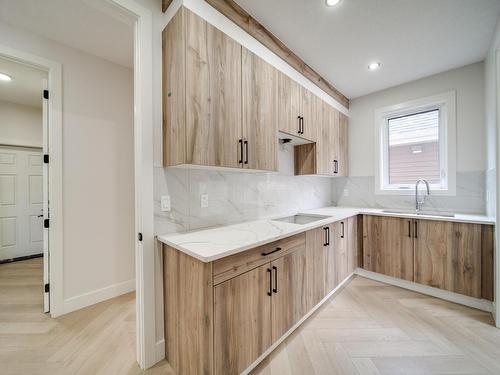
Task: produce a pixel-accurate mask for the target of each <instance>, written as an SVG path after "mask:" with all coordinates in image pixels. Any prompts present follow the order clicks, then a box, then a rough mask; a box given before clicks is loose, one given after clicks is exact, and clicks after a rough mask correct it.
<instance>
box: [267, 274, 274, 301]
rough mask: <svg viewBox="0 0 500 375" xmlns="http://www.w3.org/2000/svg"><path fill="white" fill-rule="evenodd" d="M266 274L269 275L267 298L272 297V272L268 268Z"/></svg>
mask: <svg viewBox="0 0 500 375" xmlns="http://www.w3.org/2000/svg"><path fill="white" fill-rule="evenodd" d="M267 272H268V273H269V290H268V291H267V295H268V296H272V295H273V286H272V284H273V272H272V271H271V269H270V268H268V269H267Z"/></svg>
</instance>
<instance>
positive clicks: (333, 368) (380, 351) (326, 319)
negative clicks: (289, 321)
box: [0, 259, 500, 375]
mask: <svg viewBox="0 0 500 375" xmlns="http://www.w3.org/2000/svg"><path fill="white" fill-rule="evenodd" d="M41 284H42V269H41V259H34V260H30V261H25V262H18V263H13V264H4V265H0V374H106V375H108V374H140V373H145V374H154V375H160V374H162V375H163V374H166V375H174V373H173V371H172V370H171V369H170V367H169V365H168V364H167V363H166V362H165V361H162V362H161V363H159V364H158V365H156V366H155V367H154V368H152V369H150V370H148V371H145V372H142V371H141V370H140V369H139V368H138V366H137V364H136V362H135V343H134V341H135V296H134V294H133V293H131V294H127V295H124V296H121V297H118V298H115V299H112V300H110V301H106V302H103V303H100V304H97V305H94V306H91V307H89V308H86V309H83V310H80V311H76V312H74V313H71V314H68V315H66V316H63V317H60V318H57V319H51V318H49V317H48V316H46V315H45V314H43V313H42V312H41V311H42V292H41ZM254 374H262V375H269V374H272V375H274V374H300V375H306V374H311V375H313V374H329V375H331V374H500V330H497V329H496V328H494V327H492V319H491V316H490V315H489V314H486V313H483V312H481V311H478V310H474V309H470V308H466V307H463V306H460V305H456V304H453V303H449V302H445V301H441V300H438V299H435V298H430V297H427V296H424V295H421V294H418V293H414V292H410V291H406V290H403V289H400V288H396V287H393V286H389V285H385V284H381V283H378V282H375V281H371V280H367V279H363V278H360V277H356V278H355V279H354V280H353V281H352V282H351V283H350V284H349V285H348V286H347V287H346V288H345V289H344V290H342V292H341V293H340V294H338V295H337V296H335V298H334V299H332V300H331V301H329V302H327V303H326V304H325V305H324V306H323V307H322V308H321V309H320V310H319V311H317V312H316V313H315V314H314V315H313V316H312V317H311V318H310V319H309V320H308V321H307V322H306V323H305V324H304V325H303V326H302V327H301V328H300V329H299V330H298V331H297V332H296V333H295V334H294V335H292V336H291V337H290V338H288V339H287V340H286V341H285V342H284V343H283V344H282V345H281V346H280V347H279V348H278V349H277V350H276V351H275V352H274V353H273V354H271V356H270V357H269V358H268V359H266V360H265V361H264V362H263V363H262V364H261V365H260V366H259V367H258V368H257V369H256V370H255V371H254Z"/></svg>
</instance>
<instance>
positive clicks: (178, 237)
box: [158, 207, 495, 262]
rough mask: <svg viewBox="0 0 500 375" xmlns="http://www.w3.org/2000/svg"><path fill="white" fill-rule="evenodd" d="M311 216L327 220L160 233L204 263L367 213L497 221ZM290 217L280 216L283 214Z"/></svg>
mask: <svg viewBox="0 0 500 375" xmlns="http://www.w3.org/2000/svg"><path fill="white" fill-rule="evenodd" d="M300 213H301V214H309V215H324V216H328V218H327V219H322V220H318V221H314V222H312V223H308V224H294V223H287V222H282V221H275V220H272V219H273V218H268V219H261V220H254V221H248V222H244V223H240V224H233V225H226V226H221V227H216V228H209V229H203V230H196V231H192V232H186V233H174V234H167V235H159V236H158V240H159V241H160V242H163V243H164V244H167V245H169V246H171V247H173V248H175V249H177V250H180V251H182V252H184V253H186V254H188V255H190V256H192V257H194V258H196V259H199V260H201V261H202V262H212V261H214V260H217V259H220V258H224V257H227V256H229V255H232V254H236V253H239V252H241V251H245V250H248V249H251V248H254V247H256V246H260V245H264V244H266V243H269V242H273V241H276V240H279V239H282V238H285V237H288V236H291V235H294V234H297V233H301V232H305V231H307V230H309V229H313V228H317V227H320V226H323V225H326V224H330V223H333V222H335V221H339V220H343V219H346V218H348V217H351V216H354V215H358V214H366V215H378V216H394V217H403V218H418V219H428V220H441V221H455V222H464V223H475V224H495V219H494V218H492V217H488V216H481V215H465V214H455V216H454V217H447V216H435V215H432V216H426V215H422V214H418V215H417V214H409V213H398V212H384V210H382V209H374V208H349V207H324V208H318V209H314V210H308V211H303V212H300ZM283 216H289V215H280V216H279V217H283Z"/></svg>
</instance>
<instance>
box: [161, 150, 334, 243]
mask: <svg viewBox="0 0 500 375" xmlns="http://www.w3.org/2000/svg"><path fill="white" fill-rule="evenodd" d="M278 155H279V172H278V173H245V172H233V171H231V170H207V169H184V168H155V171H154V173H155V175H154V183H155V186H154V211H155V233H156V234H167V233H173V232H183V231H187V230H194V229H199V228H205V227H211V226H216V225H227V224H232V223H238V222H242V221H248V220H254V219H258V218H262V217H267V216H274V215H286V214H289V213H294V212H296V211H299V210H307V209H313V208H318V207H323V206H329V205H332V198H333V194H332V179H331V178H324V177H306V176H294V174H293V173H294V170H293V168H294V166H293V147H292V146H290V145H286V146H283V145H280V146H279V153H278ZM201 194H208V200H209V206H208V208H201V207H200V195H201ZM162 195H170V202H171V211H170V212H161V211H160V196H162Z"/></svg>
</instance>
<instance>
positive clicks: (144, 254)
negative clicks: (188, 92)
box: [107, 0, 161, 369]
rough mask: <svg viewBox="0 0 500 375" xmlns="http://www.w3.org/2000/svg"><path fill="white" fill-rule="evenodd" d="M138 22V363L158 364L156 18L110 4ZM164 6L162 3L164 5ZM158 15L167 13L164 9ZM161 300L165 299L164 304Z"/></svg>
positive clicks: (121, 1) (125, 1)
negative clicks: (155, 203)
mask: <svg viewBox="0 0 500 375" xmlns="http://www.w3.org/2000/svg"><path fill="white" fill-rule="evenodd" d="M107 1H110V2H111V3H113V4H115V5H116V6H118V7H119V8H121V9H123V10H125V11H126V12H128V13H129V14H131V15H133V16H134V17H135V18H136V22H135V25H134V160H135V162H134V163H135V166H134V172H135V173H134V174H135V229H136V233H141V234H142V241H139V239H138V237H136V241H135V249H136V250H135V263H136V264H135V269H136V327H137V342H136V348H137V362H138V363H139V366H140V367H141V368H142V369H146V368H149V367H151V366H153V365H154V364H155V363H156V362H157V361H158V360H157V355H156V337H155V336H156V332H155V324H156V319H155V303H156V302H155V283H154V281H155V278H154V272H155V256H154V255H155V252H154V250H155V247H154V236H153V220H154V211H153V105H152V103H153V40H154V37H153V14H152V12H151V10H149V9H147V8H145V7H143V6H141V5H140V4H138V3H137V2H136V1H134V0H107ZM158 5H159V4H158ZM158 11H161V10H160V8H158ZM158 302H161V301H158Z"/></svg>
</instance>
